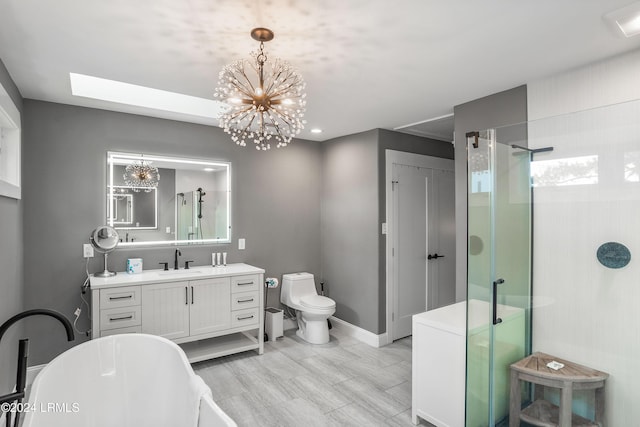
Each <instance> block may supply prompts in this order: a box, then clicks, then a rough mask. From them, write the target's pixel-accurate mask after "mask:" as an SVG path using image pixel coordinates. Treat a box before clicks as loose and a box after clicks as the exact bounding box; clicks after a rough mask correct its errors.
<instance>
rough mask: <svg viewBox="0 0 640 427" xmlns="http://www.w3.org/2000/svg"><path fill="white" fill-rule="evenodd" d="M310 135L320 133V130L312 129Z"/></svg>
mask: <svg viewBox="0 0 640 427" xmlns="http://www.w3.org/2000/svg"><path fill="white" fill-rule="evenodd" d="M311 133H322V129H318V128H313V129H311Z"/></svg>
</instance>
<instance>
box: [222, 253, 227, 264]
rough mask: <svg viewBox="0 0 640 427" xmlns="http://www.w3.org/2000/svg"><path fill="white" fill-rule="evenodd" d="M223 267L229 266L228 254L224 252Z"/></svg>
mask: <svg viewBox="0 0 640 427" xmlns="http://www.w3.org/2000/svg"><path fill="white" fill-rule="evenodd" d="M222 265H224V266H225V267H226V266H227V253H226V252H222Z"/></svg>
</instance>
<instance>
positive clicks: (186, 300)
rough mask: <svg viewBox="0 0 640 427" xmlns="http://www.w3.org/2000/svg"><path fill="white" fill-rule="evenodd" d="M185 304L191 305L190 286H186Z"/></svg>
mask: <svg viewBox="0 0 640 427" xmlns="http://www.w3.org/2000/svg"><path fill="white" fill-rule="evenodd" d="M184 305H189V287H188V286H185V287H184Z"/></svg>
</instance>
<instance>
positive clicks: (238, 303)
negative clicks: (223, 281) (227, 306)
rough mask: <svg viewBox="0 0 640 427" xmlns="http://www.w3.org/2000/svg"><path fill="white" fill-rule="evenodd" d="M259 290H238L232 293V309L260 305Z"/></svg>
mask: <svg viewBox="0 0 640 427" xmlns="http://www.w3.org/2000/svg"><path fill="white" fill-rule="evenodd" d="M259 294H260V293H259V292H258V291H253V292H238V293H236V294H233V295H231V310H243V309H245V308H253V307H257V306H258V302H259Z"/></svg>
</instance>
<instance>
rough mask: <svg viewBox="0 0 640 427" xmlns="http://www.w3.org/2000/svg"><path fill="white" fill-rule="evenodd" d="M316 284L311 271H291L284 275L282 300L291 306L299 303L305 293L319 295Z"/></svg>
mask: <svg viewBox="0 0 640 427" xmlns="http://www.w3.org/2000/svg"><path fill="white" fill-rule="evenodd" d="M317 294H318V291H317V290H316V284H315V281H314V279H313V274H311V273H289V274H283V275H282V290H281V291H280V302H282V303H283V304H284V305H287V306H289V307H292V306H296V305H298V304H299V303H298V301H299V300H300V298H301V297H303V296H305V295H317Z"/></svg>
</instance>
